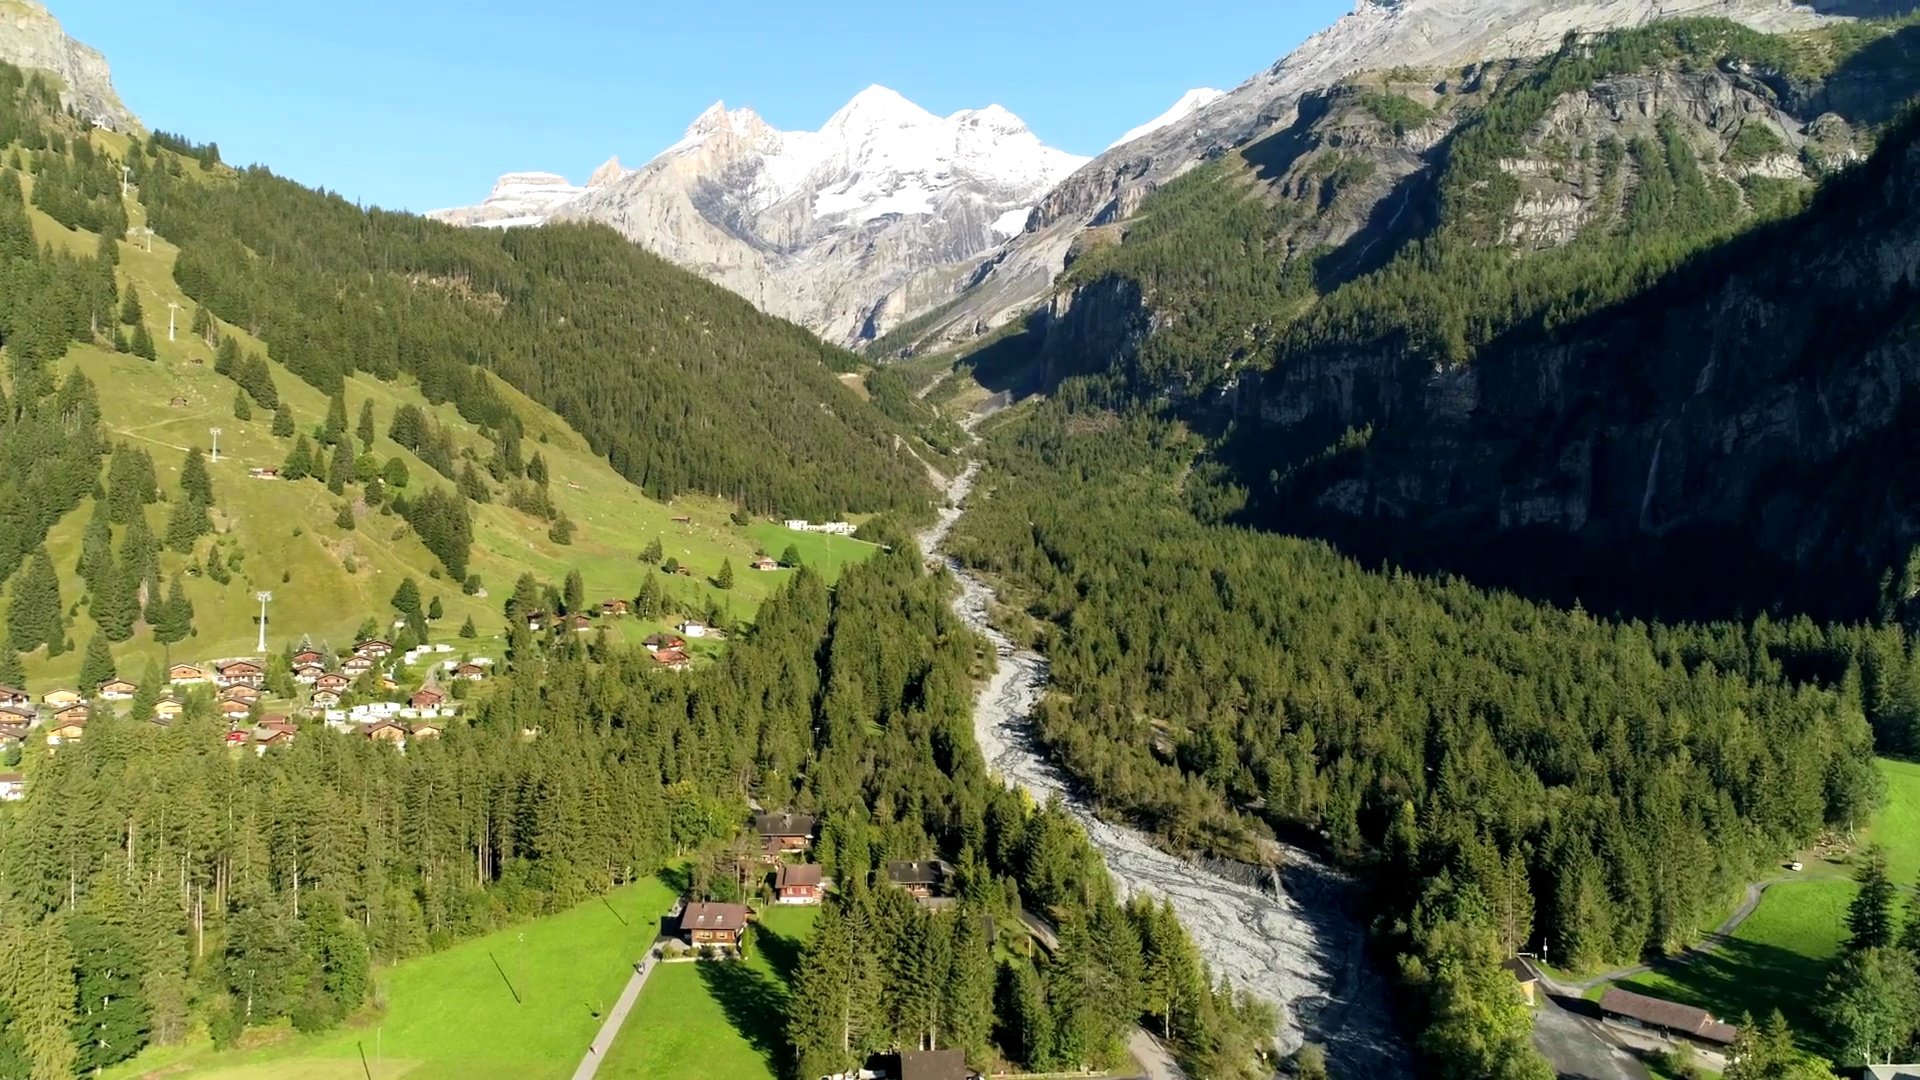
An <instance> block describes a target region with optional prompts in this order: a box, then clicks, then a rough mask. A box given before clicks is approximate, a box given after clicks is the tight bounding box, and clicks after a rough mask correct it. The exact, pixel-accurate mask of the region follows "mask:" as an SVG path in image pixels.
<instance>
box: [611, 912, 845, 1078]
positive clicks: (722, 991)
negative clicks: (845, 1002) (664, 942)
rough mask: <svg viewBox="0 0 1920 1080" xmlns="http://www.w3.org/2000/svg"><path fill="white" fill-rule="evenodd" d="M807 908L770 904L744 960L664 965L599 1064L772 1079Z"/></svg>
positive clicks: (623, 1070)
mask: <svg viewBox="0 0 1920 1080" xmlns="http://www.w3.org/2000/svg"><path fill="white" fill-rule="evenodd" d="M817 910H818V909H816V908H811V907H770V908H768V909H766V910H765V911H763V912H762V913H761V915H760V922H759V926H758V927H757V928H756V929H755V931H754V937H753V940H752V942H751V943H750V944H749V950H748V956H747V959H746V961H745V962H743V963H737V964H732V963H685V964H663V965H661V966H660V968H659V969H658V970H657V971H655V972H654V973H653V975H652V976H651V977H649V978H648V979H647V988H646V989H645V990H644V991H642V992H641V995H640V1003H639V1004H638V1005H637V1006H636V1007H635V1008H634V1010H633V1014H632V1015H631V1016H629V1017H628V1018H627V1023H626V1026H625V1027H623V1028H622V1029H621V1031H620V1038H619V1039H618V1040H616V1041H615V1042H614V1044H613V1049H612V1050H611V1051H610V1052H609V1053H608V1054H607V1060H606V1063H605V1064H604V1065H602V1066H601V1068H600V1075H601V1076H603V1077H619V1078H633V1080H640V1078H644V1080H705V1078H707V1077H720V1076H724V1077H727V1078H728V1080H775V1078H777V1077H780V1076H783V1075H785V1074H786V1069H785V1061H786V1058H785V1054H786V1036H785V1033H784V1031H783V1030H782V1019H781V1018H782V1015H783V1010H784V1008H785V1002H786V995H787V986H788V983H789V982H790V980H791V979H792V977H793V969H794V966H795V965H796V964H797V963H798V961H799V955H800V947H801V945H802V944H803V943H804V942H805V940H806V937H807V934H808V933H809V932H810V931H811V930H812V928H813V918H814V914H815V912H816V911H817Z"/></svg>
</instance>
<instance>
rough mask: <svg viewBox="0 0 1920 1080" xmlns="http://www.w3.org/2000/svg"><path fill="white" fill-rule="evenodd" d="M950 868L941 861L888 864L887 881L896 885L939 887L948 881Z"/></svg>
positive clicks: (926, 860) (912, 861) (922, 860)
mask: <svg viewBox="0 0 1920 1080" xmlns="http://www.w3.org/2000/svg"><path fill="white" fill-rule="evenodd" d="M948 869H949V868H948V866H947V864H946V863H943V862H941V861H940V860H939V859H915V860H911V861H907V862H890V863H888V864H887V880H888V881H891V882H893V883H894V884H895V885H938V884H940V883H941V882H943V881H945V880H947V872H948Z"/></svg>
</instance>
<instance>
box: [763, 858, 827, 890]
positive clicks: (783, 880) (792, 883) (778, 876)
mask: <svg viewBox="0 0 1920 1080" xmlns="http://www.w3.org/2000/svg"><path fill="white" fill-rule="evenodd" d="M823 873H824V871H823V870H822V869H821V867H820V864H819V863H781V864H780V869H778V870H776V871H774V875H773V883H774V887H775V888H779V889H788V888H794V889H803V888H806V887H808V886H814V887H818V886H819V884H820V881H821V875H822V874H823Z"/></svg>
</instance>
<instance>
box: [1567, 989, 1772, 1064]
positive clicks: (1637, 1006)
mask: <svg viewBox="0 0 1920 1080" xmlns="http://www.w3.org/2000/svg"><path fill="white" fill-rule="evenodd" d="M1600 1015H1601V1016H1603V1017H1605V1018H1606V1019H1608V1020H1610V1021H1612V1022H1614V1023H1618V1024H1625V1025H1627V1026H1629V1027H1637V1028H1645V1029H1646V1030H1648V1031H1657V1032H1659V1033H1660V1034H1662V1035H1668V1036H1671V1037H1673V1038H1677V1039H1685V1040H1687V1041H1688V1042H1692V1043H1695V1044H1697V1045H1699V1046H1703V1047H1707V1048H1709V1049H1713V1050H1724V1049H1726V1048H1727V1047H1729V1046H1732V1045H1733V1040H1734V1039H1736V1038H1738V1037H1739V1035H1740V1029H1738V1028H1736V1027H1734V1026H1733V1025H1732V1024H1728V1023H1725V1022H1723V1021H1721V1020H1718V1019H1716V1018H1715V1017H1714V1016H1713V1014H1712V1013H1709V1012H1708V1011H1707V1010H1705V1009H1696V1008H1694V1007H1693V1006H1691V1005H1682V1004H1680V1003H1679V1002H1677V1001H1665V1000H1663V999H1661V998H1656V997H1648V996H1646V995H1645V994H1636V993H1634V992H1633V991H1631V990H1622V989H1620V988H1619V987H1617V986H1616V987H1612V988H1610V989H1608V991H1607V992H1606V993H1605V994H1604V995H1602V996H1601V998H1600Z"/></svg>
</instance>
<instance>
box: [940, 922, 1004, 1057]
mask: <svg viewBox="0 0 1920 1080" xmlns="http://www.w3.org/2000/svg"><path fill="white" fill-rule="evenodd" d="M988 946H989V942H988V941H987V937H986V934H985V932H984V930H983V929H982V928H981V926H980V923H979V920H978V918H977V917H976V916H975V915H974V914H973V912H971V911H962V912H961V913H960V915H959V918H958V921H957V923H956V924H955V926H954V929H953V946H952V964H951V966H950V967H949V969H948V971H947V974H946V978H945V979H944V980H942V986H943V988H944V992H945V1000H944V1001H943V1002H942V1016H943V1017H944V1023H943V1024H942V1025H941V1026H942V1027H943V1028H944V1030H945V1033H946V1043H947V1045H948V1046H950V1047H957V1048H959V1049H961V1050H964V1051H966V1054H967V1058H968V1059H969V1060H971V1061H975V1062H980V1061H983V1059H984V1058H985V1057H986V1054H987V1036H988V1035H989V1033H990V1031H991V1029H992V1027H993V953H992V951H991V950H990V949H989V947H988Z"/></svg>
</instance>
